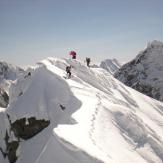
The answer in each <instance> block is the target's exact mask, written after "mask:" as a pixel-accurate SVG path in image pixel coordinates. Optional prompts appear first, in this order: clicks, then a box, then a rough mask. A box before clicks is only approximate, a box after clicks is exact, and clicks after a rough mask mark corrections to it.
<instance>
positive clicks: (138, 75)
mask: <svg viewBox="0 0 163 163" xmlns="http://www.w3.org/2000/svg"><path fill="white" fill-rule="evenodd" d="M114 76H115V77H116V78H117V79H119V80H120V81H122V82H123V83H124V84H126V85H127V86H130V87H132V88H134V89H136V90H137V91H139V92H141V93H143V94H146V95H148V96H150V97H152V98H155V99H157V100H160V101H163V43H162V42H159V41H153V42H152V43H149V44H148V46H147V48H146V49H145V50H143V51H142V52H140V53H139V55H138V56H137V57H136V58H135V59H133V60H132V61H131V62H129V63H127V64H125V65H123V66H122V67H121V68H120V69H119V70H118V71H117V72H116V73H115V75H114Z"/></svg>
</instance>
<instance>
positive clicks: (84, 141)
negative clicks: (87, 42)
mask: <svg viewBox="0 0 163 163" xmlns="http://www.w3.org/2000/svg"><path fill="white" fill-rule="evenodd" d="M67 65H72V66H73V69H72V75H73V76H72V78H71V79H65V78H64V76H66V74H65V67H66V66H67ZM20 92H22V94H21V95H20V96H19V94H20ZM14 93H15V95H16V96H14ZM10 94H11V101H10V106H9V107H8V108H7V110H3V109H2V110H1V112H0V122H3V121H4V120H6V117H5V115H4V114H5V113H7V114H8V115H9V116H10V121H11V122H14V121H15V120H17V119H20V118H22V117H26V118H28V117H36V118H37V119H47V120H50V125H49V126H48V127H47V128H45V129H44V130H43V131H42V132H40V133H39V134H37V135H36V136H34V137H33V138H31V139H28V140H27V141H23V140H22V141H21V142H20V146H19V148H18V149H17V152H16V153H17V156H18V159H17V161H16V163H29V162H30V163H45V162H46V163H131V162H140V163H162V161H163V117H162V116H163V103H161V102H158V101H156V100H153V99H151V98H149V97H147V96H145V95H143V94H141V93H139V92H137V91H135V90H133V89H131V88H129V87H127V86H125V85H124V84H122V83H121V82H119V81H118V80H116V79H115V78H114V77H113V76H112V75H111V74H110V73H108V72H106V71H105V70H103V69H101V68H88V67H86V66H85V65H84V64H82V63H81V62H80V61H76V60H73V61H72V60H69V59H56V58H47V59H45V60H43V61H41V62H39V63H38V64H37V66H36V67H35V68H33V69H32V70H31V76H29V77H28V78H21V79H19V80H17V81H16V82H15V83H14V84H13V85H12V86H11V88H10ZM63 108H65V110H62V109H63ZM27 123H28V122H27ZM0 125H2V124H1V123H0ZM7 126H8V124H7V123H6V128H8V127H7ZM4 131H5V127H4V126H3V125H2V128H1V132H0V133H1V134H4ZM14 138H15V137H14V136H13V138H11V139H14ZM0 140H1V139H0ZM0 146H1V148H5V147H3V146H4V145H3V140H1V143H0ZM0 161H1V162H2V163H8V161H7V158H6V159H4V158H3V157H2V155H1V152H0Z"/></svg>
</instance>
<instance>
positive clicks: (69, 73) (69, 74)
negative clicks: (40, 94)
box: [66, 65, 71, 79]
mask: <svg viewBox="0 0 163 163" xmlns="http://www.w3.org/2000/svg"><path fill="white" fill-rule="evenodd" d="M66 72H67V78H68V79H70V78H71V65H70V66H67V67H66Z"/></svg>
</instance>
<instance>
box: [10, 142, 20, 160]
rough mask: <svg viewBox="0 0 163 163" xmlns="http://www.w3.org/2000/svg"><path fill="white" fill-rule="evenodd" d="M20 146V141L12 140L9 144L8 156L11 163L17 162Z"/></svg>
mask: <svg viewBox="0 0 163 163" xmlns="http://www.w3.org/2000/svg"><path fill="white" fill-rule="evenodd" d="M18 147H19V142H18V141H12V142H10V143H8V144H7V156H8V159H9V162H10V163H15V162H16V160H17V156H16V150H17V148H18Z"/></svg>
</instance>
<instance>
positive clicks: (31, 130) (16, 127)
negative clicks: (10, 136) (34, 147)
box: [11, 117, 50, 140]
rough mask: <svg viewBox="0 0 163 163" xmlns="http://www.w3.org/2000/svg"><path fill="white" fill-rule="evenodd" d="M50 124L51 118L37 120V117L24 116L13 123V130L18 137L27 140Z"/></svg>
mask: <svg viewBox="0 0 163 163" xmlns="http://www.w3.org/2000/svg"><path fill="white" fill-rule="evenodd" d="M26 121H28V124H26ZM49 124H50V121H49V120H44V119H42V120H37V119H36V118H35V117H31V118H28V119H27V120H26V118H22V119H19V120H16V121H15V122H14V123H12V124H11V130H12V131H13V132H14V133H15V136H16V137H17V138H21V139H24V140H27V139H29V138H31V137H33V136H35V135H36V134H38V133H39V132H40V131H42V130H43V129H44V128H46V127H47V126H48V125H49Z"/></svg>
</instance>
